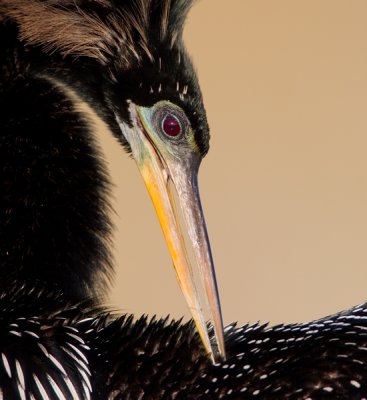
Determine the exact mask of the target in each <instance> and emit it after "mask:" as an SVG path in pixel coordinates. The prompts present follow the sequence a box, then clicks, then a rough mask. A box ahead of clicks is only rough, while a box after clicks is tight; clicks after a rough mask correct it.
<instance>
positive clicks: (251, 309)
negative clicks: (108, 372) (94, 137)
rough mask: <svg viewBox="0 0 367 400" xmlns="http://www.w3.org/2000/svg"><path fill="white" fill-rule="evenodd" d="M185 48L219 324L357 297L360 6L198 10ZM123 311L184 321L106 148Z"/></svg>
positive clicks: (365, 165) (275, 318)
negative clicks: (205, 147)
mask: <svg viewBox="0 0 367 400" xmlns="http://www.w3.org/2000/svg"><path fill="white" fill-rule="evenodd" d="M185 37H186V43H187V47H188V49H189V52H190V53H191V54H192V56H193V59H194V63H195V65H196V67H197V69H198V74H199V78H200V81H201V86H202V90H203V94H204V99H205V104H206V108H207V113H208V119H209V123H210V127H211V134H212V140H211V150H210V152H209V155H208V156H207V157H206V159H205V160H204V162H203V164H202V167H201V173H200V186H201V195H202V200H203V205H204V211H205V214H206V219H207V224H208V228H209V235H210V237H211V243H212V247H213V252H214V259H215V262H216V268H217V274H218V280H219V286H220V291H221V299H222V306H223V313H224V319H225V321H226V322H230V321H233V320H239V321H241V322H246V321H256V320H262V321H271V322H273V323H276V322H281V321H284V322H290V321H301V320H308V319H313V318H317V317H319V316H322V315H326V314H329V313H333V312H335V311H337V310H341V309H343V308H347V307H350V306H352V305H354V304H357V303H360V302H362V301H364V300H365V299H367V2H366V1H365V0H349V1H345V0H307V1H294V0H277V1H271V0H267V1H264V0H251V1H246V0H226V1H223V0H201V1H200V2H199V3H198V4H197V5H196V6H195V7H194V8H193V9H192V11H191V12H190V15H189V19H188V22H187V25H186V31H185ZM105 147H106V148H107V147H108V157H112V158H111V160H110V161H111V162H110V167H111V171H112V174H113V177H114V182H115V185H116V188H115V192H116V210H117V212H118V214H119V217H118V218H116V223H117V224H118V226H119V230H118V232H116V238H115V242H116V263H117V270H118V274H117V277H116V283H115V286H114V287H113V290H112V291H111V296H110V300H111V303H112V304H115V305H117V306H118V307H120V308H121V309H122V310H123V311H126V312H132V313H136V314H141V313H149V314H154V313H156V314H158V315H166V314H171V315H172V316H174V317H179V316H181V315H183V314H185V315H188V312H187V309H186V305H185V303H184V300H183V297H182V296H181V294H180V291H179V289H178V285H177V284H176V281H175V275H174V272H173V269H172V268H171V261H170V259H169V256H168V252H167V250H166V247H165V243H164V240H163V237H162V234H161V232H160V228H159V225H158V222H157V220H156V216H155V213H154V211H153V207H152V205H151V204H150V200H149V198H148V195H147V193H146V191H145V187H144V185H143V182H142V179H141V178H140V176H139V173H138V171H137V168H136V167H135V165H134V163H133V162H132V161H131V160H130V159H128V157H126V155H125V154H123V153H122V152H121V150H120V149H119V147H118V146H117V145H116V144H113V142H112V141H109V142H108V143H106V144H105Z"/></svg>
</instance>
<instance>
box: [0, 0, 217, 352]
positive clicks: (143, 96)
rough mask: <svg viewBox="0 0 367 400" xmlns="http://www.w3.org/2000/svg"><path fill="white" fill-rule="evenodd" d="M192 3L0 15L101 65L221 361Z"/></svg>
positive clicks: (57, 49) (125, 139)
mask: <svg viewBox="0 0 367 400" xmlns="http://www.w3.org/2000/svg"><path fill="white" fill-rule="evenodd" d="M191 5H192V0H125V1H123V0H95V1H90V0H61V1H57V0H3V2H2V5H1V6H0V11H3V12H5V13H6V14H7V15H9V16H11V18H13V19H15V20H16V21H17V22H18V25H19V30H20V37H21V38H22V39H23V40H25V41H26V42H27V43H28V44H31V45H33V46H34V45H36V46H41V48H42V49H43V51H44V52H46V53H49V54H52V53H57V54H59V55H61V57H62V58H66V59H70V58H72V59H73V60H74V61H75V62H76V63H83V62H84V61H83V60H90V61H92V62H93V63H94V64H93V65H96V66H97V67H96V68H95V70H97V71H99V73H100V78H101V85H102V82H103V87H104V89H103V92H104V104H105V107H106V108H107V109H108V110H109V114H110V116H112V119H111V118H110V120H109V123H110V124H115V128H116V127H118V129H114V132H115V134H116V135H117V136H118V139H119V140H120V142H121V143H122V144H123V145H124V147H125V148H126V149H127V150H128V152H130V153H131V154H132V156H133V158H134V159H135V161H136V164H137V166H138V168H139V170H140V172H141V175H142V177H143V179H144V182H145V185H146V187H147V189H148V192H149V194H150V197H151V199H152V202H153V204H154V207H155V209H156V212H157V215H158V218H159V221H160V224H161V227H162V230H163V233H164V237H165V240H166V242H167V246H168V249H169V252H170V254H171V257H172V261H173V264H174V268H175V270H176V273H177V278H178V281H179V284H180V287H181V289H182V291H183V293H184V296H185V298H186V301H187V303H188V305H189V308H190V310H191V313H192V316H193V319H194V320H195V323H196V326H197V329H198V331H199V334H200V336H201V338H202V341H203V343H204V345H205V347H206V349H207V351H208V352H209V353H210V354H211V355H212V358H213V360H217V359H220V358H224V356H225V349H224V341H223V326H222V316H221V309H220V302H219V295H218V289H217V283H216V278H215V271H214V265H213V259H212V254H211V249H210V244H209V240H208V234H207V230H206V225H205V220H204V215H203V211H202V207H201V202H200V197H199V190H198V181H197V175H198V170H199V166H200V163H201V160H202V158H203V157H204V156H205V154H206V153H207V151H208V148H209V128H208V124H207V120H206V114H205V109H204V106H203V101H202V95H201V92H200V88H199V84H198V81H197V77H196V73H195V71H194V68H193V66H192V64H191V61H190V58H189V56H188V54H187V52H186V50H185V47H184V44H183V40H182V33H183V25H184V21H185V19H186V16H187V13H188V11H189V9H190V7H191ZM1 7H3V10H1ZM4 10H5V11H4ZM116 132H117V133H116ZM179 210H181V214H182V216H183V218H182V219H183V220H184V221H185V225H186V230H187V233H188V234H187V238H188V239H187V240H185V238H184V235H183V233H182V232H183V227H182V226H181V222H180V217H179V215H178V214H179V213H180V212H179ZM188 247H190V249H189V250H190V251H188ZM188 253H190V254H193V255H194V256H193V257H192V258H194V260H193V261H194V265H196V268H197V269H198V270H199V273H200V275H201V277H202V286H203V288H204V291H203V290H199V289H198V287H197V285H196V280H195V277H194V273H193V270H192V267H191V264H190V257H189V256H188ZM199 293H203V294H202V296H200V295H199ZM203 298H205V300H204V301H203ZM203 302H204V303H205V302H206V303H207V306H208V307H207V308H208V310H209V311H208V312H209V314H208V317H207V318H206V316H205V313H204V311H203ZM207 320H209V322H210V323H211V325H212V326H213V328H214V333H215V334H214V338H210V337H209V333H208V329H209V328H208V324H207Z"/></svg>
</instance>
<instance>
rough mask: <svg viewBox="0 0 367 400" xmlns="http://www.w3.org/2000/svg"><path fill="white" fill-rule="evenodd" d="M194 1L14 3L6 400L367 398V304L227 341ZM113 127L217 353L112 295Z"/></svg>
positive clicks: (7, 120) (7, 26) (4, 77)
mask: <svg viewBox="0 0 367 400" xmlns="http://www.w3.org/2000/svg"><path fill="white" fill-rule="evenodd" d="M190 6H191V0H0V26H1V28H0V29H1V33H0V60H1V69H0V74H1V80H0V90H1V97H0V126H1V131H0V163H1V164H0V165H1V168H0V224H1V225H0V399H90V398H93V399H134V400H135V399H220V398H225V399H247V398H263V399H311V398H312V399H326V398H332V399H337V398H338V399H341V398H343V399H361V398H363V396H367V387H366V386H367V385H366V378H367V363H366V360H367V323H366V321H367V308H365V307H364V306H358V307H355V308H353V309H352V310H349V311H347V312H343V313H340V314H337V315H335V316H333V317H328V318H324V319H322V320H319V321H316V322H312V323H308V324H293V325H288V326H283V325H282V326H277V327H272V328H266V325H262V326H261V325H258V324H255V325H253V326H248V325H246V326H243V327H241V328H236V327H235V325H231V326H229V327H227V328H226V329H225V330H224V335H223V329H222V320H221V313H220V305H219V299H218V294H217V287H216V282H215V276H214V270H213V263H212V258H211V253H210V247H209V242H208V238H207V232H206V228H205V222H204V217H203V214H202V210H201V205H200V200H199V195H198V187H197V179H196V178H197V172H198V167H199V164H200V161H201V159H202V157H203V156H204V155H205V154H206V152H207V151H208V140H209V133H208V132H209V131H208V126H207V122H206V117H205V110H204V107H203V103H202V97H201V94H200V89H199V86H198V82H197V79H196V75H195V73H194V70H193V68H192V65H191V62H190V59H189V57H188V55H187V53H186V52H185V49H184V46H183V43H182V29H183V24H184V20H185V17H186V15H187V12H188V9H189V7H190ZM97 124H99V126H100V125H101V124H102V125H103V127H104V128H105V129H107V130H109V131H110V132H111V135H114V136H115V137H116V138H117V139H118V140H119V141H120V143H121V145H122V146H123V147H124V148H125V150H126V151H127V152H129V153H131V154H132V156H133V158H134V159H135V161H136V163H137V165H138V167H139V169H140V172H141V174H142V176H143V179H144V181H145V184H146V186H147V188H148V191H149V193H150V196H151V198H152V201H153V203H154V206H155V208H156V211H157V214H158V217H159V220H160V223H161V226H162V229H163V233H164V236H165V239H166V241H167V245H168V248H169V251H170V253H171V256H172V259H173V263H174V266H175V269H176V272H177V276H178V279H179V282H180V285H181V288H182V291H183V292H184V295H185V297H186V300H187V302H188V304H189V307H190V310H191V312H192V314H193V318H194V320H195V323H196V326H197V330H198V331H199V333H200V336H201V339H202V342H203V344H204V348H205V349H206V350H204V348H203V347H202V345H201V342H200V341H199V340H198V338H197V336H196V333H195V332H196V330H195V328H194V325H193V323H188V324H181V323H180V322H175V321H172V322H169V321H167V320H155V319H152V320H148V319H147V318H145V317H143V318H140V319H138V320H137V321H134V319H133V317H132V316H121V317H117V316H114V315H112V314H111V313H109V312H108V310H105V309H104V308H103V306H101V304H100V302H99V293H100V292H101V291H102V290H105V287H106V285H107V283H108V279H109V278H110V274H111V269H112V268H111V262H110V258H109V250H108V235H109V233H110V230H111V227H110V222H109V219H108V209H109V202H108V195H109V186H108V177H107V176H106V174H105V170H104V165H103V160H102V159H101V156H100V153H99V150H98V147H97V146H96V144H95V140H94V133H95V130H96V126H97ZM174 191H176V192H177V197H178V198H179V201H180V204H181V209H182V214H183V218H184V219H185V220H186V224H187V228H188V236H189V239H190V242H191V245H192V248H193V252H194V254H195V256H196V261H197V265H198V267H199V269H200V272H201V275H202V277H203V281H204V287H205V289H206V300H207V301H208V303H209V309H210V315H209V318H208V319H209V321H210V322H211V327H210V328H209V327H208V325H207V324H206V322H205V317H204V314H203V312H202V311H201V303H200V300H199V298H198V295H197V289H196V287H195V283H194V279H193V277H192V272H191V269H190V265H189V261H188V257H187V256H186V249H185V244H184V239H183V235H182V232H181V230H180V229H181V228H180V225H179V217H178V216H177V211H176V205H175V201H174ZM223 336H224V338H225V341H226V354H225V349H224V339H223ZM207 353H210V355H211V357H208V354H207ZM210 358H212V360H211V359H210ZM212 361H215V362H214V364H213V363H212Z"/></svg>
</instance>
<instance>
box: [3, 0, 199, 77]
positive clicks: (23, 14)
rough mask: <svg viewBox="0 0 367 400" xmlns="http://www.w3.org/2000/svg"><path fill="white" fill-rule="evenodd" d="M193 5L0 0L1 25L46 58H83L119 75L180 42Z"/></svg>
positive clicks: (140, 0) (147, 0)
mask: <svg viewBox="0 0 367 400" xmlns="http://www.w3.org/2000/svg"><path fill="white" fill-rule="evenodd" d="M191 5H192V0H127V1H126V0H124V1H123V0H97V1H96V0H93V1H91V0H2V1H1V4H0V15H1V19H10V20H13V21H15V22H16V24H17V25H18V26H19V29H20V38H21V40H23V41H24V42H26V43H28V44H31V45H39V46H42V48H43V50H44V51H46V52H50V53H51V52H58V53H61V54H62V55H64V56H66V55H71V56H75V57H80V56H85V57H91V58H94V59H97V60H98V61H99V62H100V63H102V64H109V62H110V59H111V58H113V59H114V63H116V62H118V64H119V67H120V68H123V69H128V68H131V67H132V65H134V66H135V65H136V64H140V63H141V62H142V60H143V58H145V57H148V58H149V59H150V60H151V61H153V59H154V53H155V52H156V50H157V48H159V47H161V46H164V47H166V48H171V49H172V48H173V47H174V46H175V44H177V42H180V41H181V36H182V30H183V25H184V21H185V18H186V16H187V13H188V11H189V9H190V6H191Z"/></svg>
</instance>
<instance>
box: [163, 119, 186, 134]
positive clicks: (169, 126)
mask: <svg viewBox="0 0 367 400" xmlns="http://www.w3.org/2000/svg"><path fill="white" fill-rule="evenodd" d="M162 131H163V132H164V133H165V134H166V135H167V136H170V137H173V138H175V137H178V136H180V135H181V133H182V126H181V123H180V121H179V119H178V118H177V117H176V116H175V115H173V114H167V115H165V116H164V117H163V120H162Z"/></svg>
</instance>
